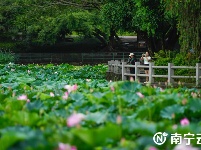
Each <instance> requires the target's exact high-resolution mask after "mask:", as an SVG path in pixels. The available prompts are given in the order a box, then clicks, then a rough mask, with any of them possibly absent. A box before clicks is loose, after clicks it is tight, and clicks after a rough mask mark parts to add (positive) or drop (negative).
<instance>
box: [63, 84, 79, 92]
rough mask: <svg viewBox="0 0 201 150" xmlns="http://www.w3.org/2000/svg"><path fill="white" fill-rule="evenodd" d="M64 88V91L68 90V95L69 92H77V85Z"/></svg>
mask: <svg viewBox="0 0 201 150" xmlns="http://www.w3.org/2000/svg"><path fill="white" fill-rule="evenodd" d="M64 88H65V89H66V90H68V93H70V92H72V91H76V90H77V88H78V86H77V84H74V85H72V86H71V85H65V86H64Z"/></svg>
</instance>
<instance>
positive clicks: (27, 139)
mask: <svg viewBox="0 0 201 150" xmlns="http://www.w3.org/2000/svg"><path fill="white" fill-rule="evenodd" d="M106 70H107V66H104V65H96V66H80V67H77V66H72V65H68V64H61V65H57V66H56V65H53V64H48V65H36V64H30V65H17V64H12V63H10V64H6V65H0V150H173V149H174V150H186V149H188V150H198V149H200V148H201V97H200V93H201V92H200V90H198V89H187V88H184V87H180V88H176V89H174V88H168V89H162V88H160V87H151V86H143V85H141V84H139V83H136V82H128V81H127V82H126V81H125V82H122V81H119V82H112V81H107V80H105V73H106ZM157 132H161V133H164V132H165V133H166V141H165V142H164V143H163V144H162V145H157V144H155V143H154V141H153V136H154V134H155V133H157ZM175 133H177V134H179V135H180V136H179V135H177V136H176V137H177V138H178V137H179V139H180V140H181V144H178V143H176V142H174V141H173V138H172V137H173V135H172V134H175ZM188 133H189V134H188ZM185 134H186V135H185ZM157 140H159V141H160V138H159V139H157ZM185 140H186V141H187V143H184V142H185ZM188 142H189V144H188Z"/></svg>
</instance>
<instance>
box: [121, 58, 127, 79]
mask: <svg viewBox="0 0 201 150" xmlns="http://www.w3.org/2000/svg"><path fill="white" fill-rule="evenodd" d="M125 65H126V62H122V72H121V76H122V81H124V80H126V76H125V75H124V74H125V73H126V68H125V67H124V66H125Z"/></svg>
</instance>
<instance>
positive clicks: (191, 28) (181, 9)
mask: <svg viewBox="0 0 201 150" xmlns="http://www.w3.org/2000/svg"><path fill="white" fill-rule="evenodd" d="M165 3H166V9H167V12H168V13H169V14H171V15H172V16H175V17H177V21H178V22H177V28H178V31H179V33H180V44H181V51H182V52H183V53H188V51H189V50H190V49H193V50H194V51H195V54H196V56H199V55H200V48H201V43H200V33H201V24H200V20H201V11H200V10H201V2H200V1H197V0H189V1H185V0H182V1H181V0H166V1H165ZM195 58H197V57H195Z"/></svg>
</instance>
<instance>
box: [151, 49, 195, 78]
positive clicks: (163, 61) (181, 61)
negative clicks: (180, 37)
mask: <svg viewBox="0 0 201 150" xmlns="http://www.w3.org/2000/svg"><path fill="white" fill-rule="evenodd" d="M191 55H192V54H190V53H189V54H188V55H186V54H185V53H178V52H176V51H164V50H160V51H159V52H158V53H154V57H155V58H156V60H155V61H154V62H155V65H156V66H167V65H168V63H173V64H174V65H175V66H195V65H196V63H197V62H198V61H197V60H196V59H193V58H194V57H192V56H191ZM155 73H156V74H159V75H167V73H168V71H167V69H155ZM174 74H175V75H182V76H183V75H185V76H191V75H195V69H194V70H193V69H175V71H174ZM157 81H166V79H157ZM176 81H182V82H192V81H194V80H193V79H176Z"/></svg>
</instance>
